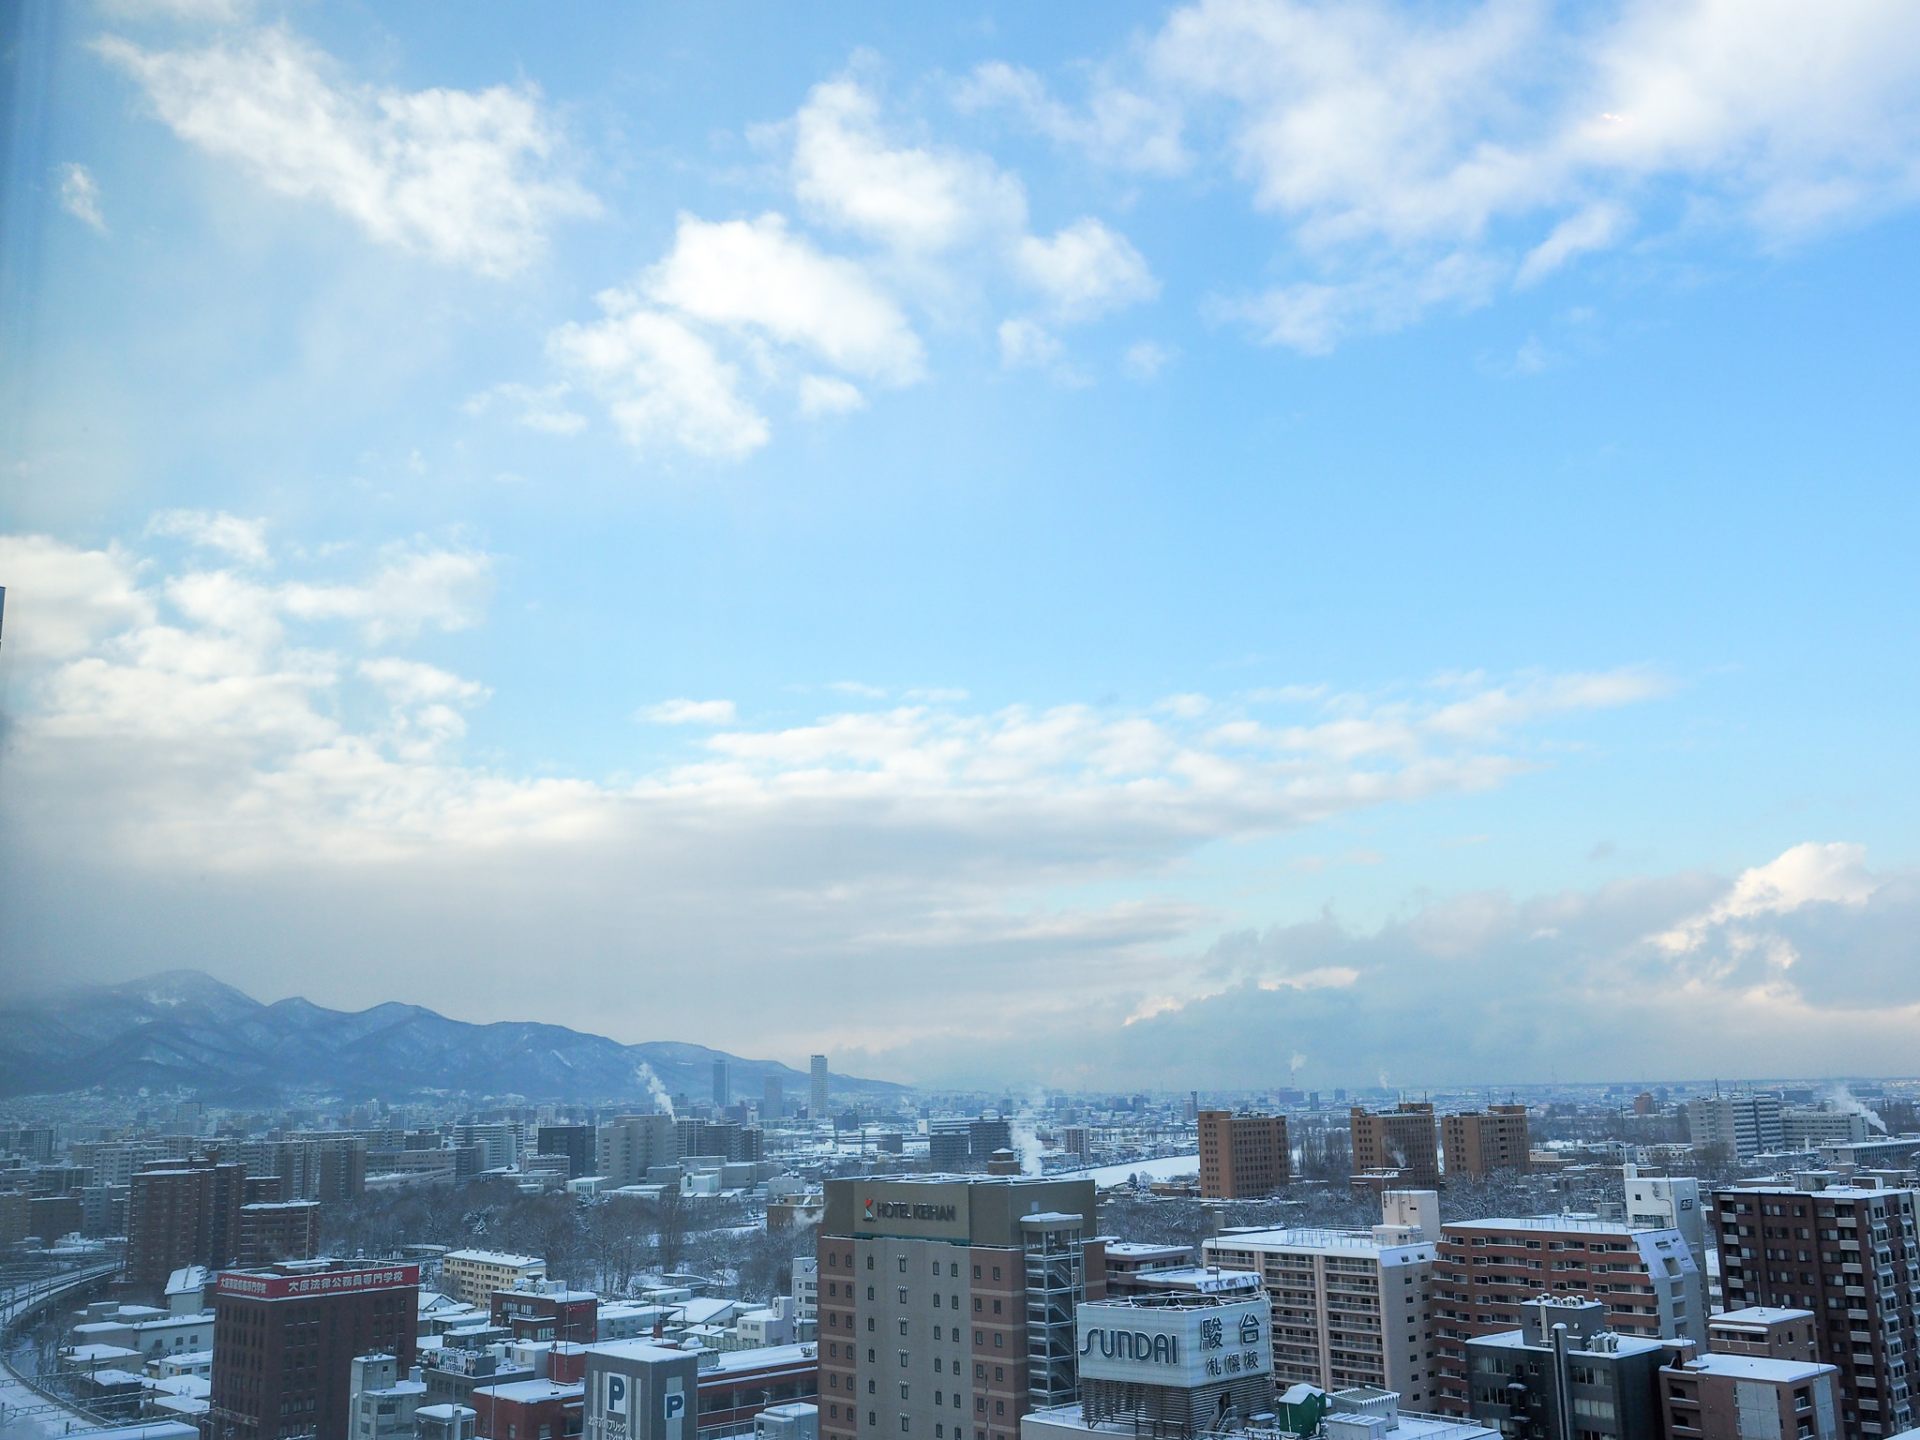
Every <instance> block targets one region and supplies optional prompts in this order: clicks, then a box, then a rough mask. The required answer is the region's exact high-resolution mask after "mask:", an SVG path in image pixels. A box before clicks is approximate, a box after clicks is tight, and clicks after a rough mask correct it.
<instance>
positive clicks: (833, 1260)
mask: <svg viewBox="0 0 1920 1440" xmlns="http://www.w3.org/2000/svg"><path fill="white" fill-rule="evenodd" d="M826 1198H827V1213H826V1218H825V1220H824V1221H822V1223H821V1226H820V1238H819V1242H818V1247H819V1307H820V1328H819V1346H820V1352H819V1353H820V1375H821V1387H820V1407H821V1409H820V1433H821V1435H822V1437H823V1440H855V1437H856V1436H867V1437H872V1436H877V1435H887V1436H897V1435H906V1436H909V1437H911V1440H1016V1437H1017V1436H1018V1434H1019V1431H1020V1417H1021V1416H1022V1415H1024V1414H1025V1413H1026V1412H1027V1411H1028V1410H1029V1409H1030V1408H1035V1407H1039V1406H1045V1405H1056V1404H1064V1403H1066V1402H1067V1401H1069V1400H1071V1399H1072V1398H1073V1397H1074V1394H1075V1389H1076V1372H1075V1368H1074V1354H1075V1349H1074V1341H1075V1337H1074V1308H1075V1306H1077V1305H1078V1304H1079V1303H1080V1302H1081V1301H1083V1300H1088V1299H1100V1298H1102V1297H1103V1296H1104V1295H1105V1291H1106V1281H1105V1272H1104V1266H1103V1264H1102V1258H1101V1247H1100V1242H1099V1241H1098V1240H1096V1239H1094V1238H1093V1237H1094V1235H1095V1229H1096V1226H1095V1221H1094V1186H1093V1182H1092V1181H1090V1180H1042V1179H1037V1178H1036V1179H1022V1178H1017V1177H1014V1178H1008V1179H992V1180H950V1179H933V1178H928V1179H905V1180H869V1179H853V1180H829V1181H827V1185H826Z"/></svg>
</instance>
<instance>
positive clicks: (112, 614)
mask: <svg viewBox="0 0 1920 1440" xmlns="http://www.w3.org/2000/svg"><path fill="white" fill-rule="evenodd" d="M0 585H4V586H6V589H7V613H6V617H5V621H4V623H5V626H6V634H5V645H6V648H7V650H8V651H9V652H10V653H12V654H15V655H20V656H23V657H27V658H32V659H42V660H61V659H67V658H70V657H72V656H75V655H79V654H82V653H84V652H85V651H87V650H89V649H91V648H92V647H93V645H94V644H95V642H96V641H98V640H99V639H100V637H101V636H103V635H106V634H109V633H112V632H115V631H118V630H122V629H124V628H126V627H128V626H132V625H138V624H141V623H143V622H145V621H147V620H148V619H150V618H151V617H152V614H153V600H152V597H151V596H150V595H149V594H148V593H147V592H146V591H144V590H143V589H142V588H141V587H140V584H139V578H138V562H137V560H136V559H135V558H134V557H133V556H131V555H128V554H126V553H125V552H123V551H122V550H120V549H119V548H118V547H117V546H109V547H108V548H107V549H104V550H82V549H78V548H76V547H73V546H70V545H64V544H62V543H61V542H59V541H58V540H55V539H53V538H51V537H50V536H46V535H0Z"/></svg>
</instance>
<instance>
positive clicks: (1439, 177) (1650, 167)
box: [989, 0, 1920, 353]
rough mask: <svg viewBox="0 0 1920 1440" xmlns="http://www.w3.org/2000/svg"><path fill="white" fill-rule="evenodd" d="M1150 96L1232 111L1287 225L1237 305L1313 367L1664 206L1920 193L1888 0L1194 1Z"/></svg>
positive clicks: (1809, 217)
mask: <svg viewBox="0 0 1920 1440" xmlns="http://www.w3.org/2000/svg"><path fill="white" fill-rule="evenodd" d="M1556 19H1558V20H1559V21H1560V23H1558V24H1556V23H1553V22H1554V21H1555V20H1556ZM1140 83H1141V85H1142V86H1143V87H1145V88H1147V89H1148V90H1150V91H1151V92H1152V93H1155V94H1157V95H1160V96H1162V97H1163V98H1166V99H1167V100H1169V101H1170V102H1172V103H1178V104H1180V105H1182V106H1184V107H1185V108H1186V110H1187V112H1188V118H1189V119H1190V120H1194V121H1195V122H1196V123H1198V122H1199V120H1200V119H1201V118H1204V119H1205V120H1206V121H1207V122H1209V124H1210V125H1211V124H1212V123H1213V122H1216V121H1217V122H1218V131H1217V135H1218V142H1219V144H1220V146H1221V147H1222V148H1223V149H1224V150H1225V152H1226V154H1227V155H1228V156H1229V157H1230V161H1231V165H1232V168H1233V169H1234V171H1235V172H1236V173H1237V174H1238V175H1239V176H1240V177H1241V178H1242V179H1243V180H1244V181H1245V182H1246V183H1247V184H1248V186H1249V188H1250V193H1251V197H1252V200H1253V203H1254V205H1255V206H1256V208H1258V209H1260V210H1263V211H1265V212H1268V213H1270V214H1272V215H1273V216H1274V217H1275V218H1276V220H1277V221H1278V223H1279V226H1280V232H1281V236H1282V245H1281V247H1280V253H1279V255H1278V257H1277V268H1278V269H1279V270H1280V271H1281V275H1282V278H1281V279H1280V280H1279V282H1278V283H1276V284H1275V285H1274V286H1273V287H1272V288H1271V289H1270V290H1269V291H1268V292H1267V293H1266V294H1265V295H1262V296H1259V297H1256V298H1254V299H1251V300H1245V301H1241V302H1237V304H1232V305H1229V306H1228V307H1226V308H1227V309H1229V310H1234V309H1237V310H1238V311H1239V312H1240V313H1242V314H1244V315H1245V316H1246V317H1247V318H1249V319H1252V320H1253V321H1254V322H1255V324H1256V326H1257V327H1258V333H1259V335H1260V337H1261V338H1262V339H1264V340H1265V341H1266V342H1268V343H1272V344H1280V345H1287V346H1291V347H1293V348H1296V349H1299V350H1302V351H1304V352H1307V353H1324V352H1325V351H1327V350H1329V349H1331V348H1333V347H1334V346H1335V345H1337V344H1339V343H1340V342H1341V341H1342V340H1344V339H1345V338H1347V337H1348V336H1350V335H1352V334H1356V333H1377V332H1382V331H1390V330H1395V329H1399V328H1401V327H1403V326H1405V325H1408V324H1411V323H1414V322H1415V321H1418V320H1420V319H1422V318H1424V317H1425V316H1426V315H1428V314H1430V313H1432V312H1433V311H1435V310H1436V309H1449V308H1473V307H1475V306H1479V305H1483V304H1486V303H1488V302H1489V301H1491V300H1492V299H1494V298H1495V297H1496V296H1497V295H1499V294H1500V293H1502V291H1504V290H1505V289H1506V288H1508V286H1509V284H1513V285H1519V286H1522V287H1525V286H1528V285H1532V284H1536V283H1538V282H1539V281H1540V280H1541V279H1542V278H1544V277H1545V276H1546V275H1548V274H1550V273H1552V272H1554V271H1555V270H1557V269H1560V268H1562V267H1565V266H1566V265H1568V264H1569V263H1571V262H1572V261H1574V260H1575V259H1577V258H1578V257H1580V256H1582V255H1589V254H1594V253H1598V252H1602V251H1605V250H1607V249H1609V248H1612V247H1614V246H1617V245H1618V244H1619V243H1620V242H1621V240H1622V239H1623V237H1625V236H1626V235H1627V234H1629V233H1630V232H1631V231H1634V230H1636V229H1639V230H1642V231H1645V230H1648V229H1649V228H1650V226H1649V217H1653V216H1659V215H1665V214H1672V213H1678V214H1681V215H1684V216H1686V217H1688V220H1689V222H1690V223H1696V224H1697V223H1699V222H1700V221H1702V220H1703V219H1705V220H1709V221H1711V220H1719V221H1732V222H1735V223H1738V224H1741V225H1744V226H1746V227H1748V229H1749V230H1750V232H1751V233H1752V234H1754V235H1755V236H1757V237H1759V238H1760V239H1761V240H1762V241H1763V242H1765V243H1777V242H1781V241H1788V240H1794V239H1798V238H1801V237H1803V236H1805V235H1807V234H1809V233H1812V232H1815V231H1817V230H1819V229H1822V228H1828V227H1831V226H1834V225H1842V224H1847V223H1854V222H1857V221H1859V220H1862V219H1867V218H1871V217H1873V216H1874V215H1876V214H1879V213H1881V212H1883V211H1885V210H1887V209H1889V208H1892V207H1896V206H1905V205H1909V204H1912V203H1913V202H1914V201H1915V200H1916V199H1920V103H1916V102H1915V100H1914V98H1913V97H1914V96H1915V95H1916V94H1920V13H1916V12H1915V11H1914V10H1912V8H1911V7H1906V6H1899V5H1888V4H1884V3H1879V0H1840V3H1837V4H1835V5H1832V6H1826V7H1820V8H1818V9H1811V8H1808V7H1806V6H1802V5H1797V4H1793V3H1791V0H1761V3H1759V4H1757V5H1749V4H1744V3H1739V0H1680V3H1654V0H1630V3H1628V4H1626V5H1624V6H1622V7H1619V8H1618V9H1616V10H1610V11H1595V12H1591V13H1586V12H1582V13H1579V14H1573V13H1569V12H1555V11H1552V10H1550V9H1547V8H1543V7H1539V6H1535V5H1530V4H1514V3H1507V0H1481V3H1477V4H1471V5H1468V6H1466V7H1464V8H1454V9H1449V10H1447V11H1444V12H1430V11H1406V10H1395V9H1391V8H1388V7H1385V6H1381V5H1376V4H1367V3H1363V4H1355V5H1344V6H1332V7H1328V6H1317V5H1310V4H1306V3H1300V0H1267V3H1254V0H1199V3H1195V4H1190V5H1187V6H1184V7H1182V8H1181V9H1179V10H1177V11H1175V12H1174V13H1173V14H1172V15H1171V16H1170V17H1169V19H1168V20H1167V22H1166V24H1165V25H1164V26H1163V27H1162V28H1161V30H1160V31H1159V33H1158V34H1156V35H1155V36H1153V37H1152V39H1151V40H1150V41H1149V42H1148V44H1147V46H1146V49H1145V53H1144V60H1143V73H1142V78H1141V82H1140ZM989 88H990V89H995V90H996V91H997V93H998V94H1000V95H1001V96H1002V98H1003V99H1004V100H1005V101H1006V103H1016V104H1020V105H1024V106H1026V107H1028V108H1029V109H1032V108H1033V107H1034V106H1037V105H1039V104H1040V100H1039V99H1038V98H1036V96H1035V95H1034V94H1029V93H1028V91H1030V90H1031V87H1030V86H1023V85H1022V84H1021V83H1019V82H1018V79H1017V77H1009V76H1006V75H1000V76H998V77H997V78H996V79H994V80H993V82H992V85H991V86H989Z"/></svg>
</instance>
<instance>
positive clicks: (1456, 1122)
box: [1440, 1105, 1533, 1180]
mask: <svg viewBox="0 0 1920 1440" xmlns="http://www.w3.org/2000/svg"><path fill="white" fill-rule="evenodd" d="M1440 1133H1441V1139H1442V1141H1443V1143H1444V1146H1445V1149H1446V1162H1447V1179H1449V1180H1485V1179H1488V1178H1489V1177H1491V1176H1492V1175H1494V1174H1496V1173H1497V1172H1499V1171H1502V1170H1505V1171H1512V1172H1516V1173H1518V1174H1522V1175H1524V1174H1526V1173H1527V1166H1528V1161H1529V1157H1530V1156H1531V1155H1532V1153H1533V1142H1532V1139H1531V1137H1530V1136H1529V1134H1528V1131H1527V1107H1526V1106H1524V1105H1489V1106H1488V1107H1487V1108H1486V1109H1485V1110H1469V1111H1464V1112H1462V1113H1461V1114H1458V1115H1448V1116H1446V1117H1445V1118H1444V1119H1442V1120H1441V1122H1440Z"/></svg>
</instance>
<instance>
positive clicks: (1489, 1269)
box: [1432, 1215, 1707, 1414]
mask: <svg viewBox="0 0 1920 1440" xmlns="http://www.w3.org/2000/svg"><path fill="white" fill-rule="evenodd" d="M1432 1296H1433V1299H1432V1304H1433V1314H1434V1350H1435V1352H1436V1353H1437V1354H1438V1356H1439V1362H1438V1367H1437V1368H1438V1369H1439V1371H1440V1378H1439V1381H1438V1397H1437V1403H1436V1408H1437V1409H1440V1410H1442V1411H1444V1412H1446V1413H1449V1414H1465V1413H1467V1411H1466V1402H1467V1389H1468V1386H1467V1370H1466V1358H1467V1343H1468V1342H1469V1341H1470V1340H1473V1339H1476V1338H1478V1337H1480V1336H1483V1335H1491V1334H1495V1333H1498V1332H1502V1331H1510V1330H1515V1329H1518V1328H1520V1325H1521V1321H1522V1319H1523V1317H1524V1315H1525V1313H1526V1307H1527V1305H1528V1304H1529V1303H1531V1302H1535V1301H1537V1300H1538V1299H1539V1298H1540V1297H1542V1296H1546V1297H1548V1298H1551V1299H1556V1300H1588V1299H1590V1300H1595V1301H1598V1302H1599V1303H1600V1304H1601V1305H1602V1306H1603V1307H1604V1309H1605V1312H1606V1313H1605V1328H1606V1329H1607V1330H1608V1331H1609V1332H1610V1333H1613V1334H1616V1335H1619V1336H1623V1337H1626V1338H1629V1339H1646V1340H1659V1339H1685V1340H1692V1341H1694V1342H1695V1343H1696V1344H1697V1343H1702V1342H1704V1341H1705V1339H1706V1310H1707V1301H1706V1290H1705V1285H1704V1281H1703V1277H1702V1276H1701V1274H1700V1271H1699V1269H1698V1268H1697V1267H1696V1266H1695V1265H1694V1263H1693V1255H1692V1252H1691V1251H1689V1250H1688V1249H1687V1243H1686V1239H1685V1237H1684V1236H1682V1235H1681V1234H1680V1232H1679V1231H1678V1230H1672V1229H1658V1230H1651V1229H1640V1228H1637V1227H1635V1226H1632V1225H1630V1224H1628V1223H1627V1222H1625V1221H1619V1220H1596V1219H1593V1218H1591V1217H1586V1216H1570V1215H1544V1216H1530V1217H1500V1218H1493V1219H1486V1220H1455V1221H1449V1222H1447V1223H1446V1224H1444V1225H1442V1226H1441V1234H1440V1244H1439V1246H1438V1247H1437V1251H1436V1254H1435V1257H1434V1265H1433V1281H1432Z"/></svg>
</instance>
